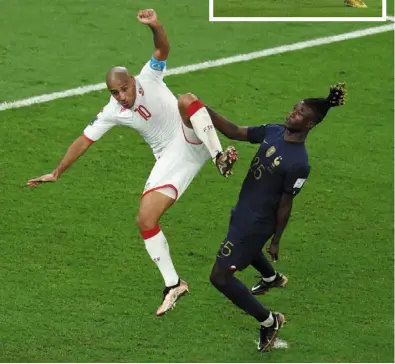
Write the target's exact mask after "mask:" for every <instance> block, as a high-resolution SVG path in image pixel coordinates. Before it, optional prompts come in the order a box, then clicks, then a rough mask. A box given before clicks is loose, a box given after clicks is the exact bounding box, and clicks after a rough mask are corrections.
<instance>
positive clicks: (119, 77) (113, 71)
mask: <svg viewBox="0 0 395 364" xmlns="http://www.w3.org/2000/svg"><path fill="white" fill-rule="evenodd" d="M129 78H130V74H129V71H128V69H127V68H126V67H120V66H116V67H112V68H110V69H109V71H108V72H107V76H106V83H107V87H109V88H110V86H109V85H110V84H111V83H112V82H113V81H121V82H127V81H128V80H129Z"/></svg>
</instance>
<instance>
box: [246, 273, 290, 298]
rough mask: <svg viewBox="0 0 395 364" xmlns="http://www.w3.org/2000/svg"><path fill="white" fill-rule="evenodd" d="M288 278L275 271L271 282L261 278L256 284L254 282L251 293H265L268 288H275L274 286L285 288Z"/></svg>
mask: <svg viewBox="0 0 395 364" xmlns="http://www.w3.org/2000/svg"><path fill="white" fill-rule="evenodd" d="M287 282H288V278H287V277H286V276H285V275H283V274H281V273H278V272H277V273H276V278H275V279H274V281H273V282H265V281H264V280H263V279H262V278H261V279H260V280H259V282H258V283H257V284H255V285H254V286H253V287H252V288H251V293H252V294H253V295H256V296H258V295H260V294H265V293H266V292H267V291H269V289H271V288H276V287H282V288H285V286H286V285H287Z"/></svg>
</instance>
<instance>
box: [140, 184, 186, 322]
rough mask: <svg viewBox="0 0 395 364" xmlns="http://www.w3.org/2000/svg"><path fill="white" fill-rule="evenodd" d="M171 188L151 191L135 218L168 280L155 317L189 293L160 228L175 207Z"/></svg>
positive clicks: (156, 261)
mask: <svg viewBox="0 0 395 364" xmlns="http://www.w3.org/2000/svg"><path fill="white" fill-rule="evenodd" d="M169 189H171V188H169V187H165V188H164V189H163V191H162V192H164V193H162V192H160V191H161V189H159V190H156V191H151V192H149V193H147V194H145V195H144V196H143V197H142V199H141V202H140V208H139V212H138V215H137V218H136V222H137V226H138V228H139V230H140V232H141V235H142V237H143V239H144V242H145V247H146V249H147V251H148V254H149V255H150V257H151V259H152V260H153V261H154V262H155V264H156V265H157V267H158V268H159V271H160V273H161V274H162V277H163V279H164V281H165V289H164V291H163V301H162V304H161V305H160V307H159V308H158V310H157V312H156V314H157V315H158V316H161V315H163V314H165V313H166V312H167V311H169V310H170V309H172V308H173V307H174V304H175V302H176V301H177V300H178V299H179V298H180V297H181V296H182V295H183V294H185V293H186V292H188V286H187V284H186V282H184V281H182V280H180V278H179V276H178V274H177V272H176V270H175V268H174V265H173V261H172V259H171V256H170V249H169V245H168V243H167V240H166V237H165V235H164V234H163V232H162V230H161V229H160V227H159V220H160V218H161V216H162V215H163V214H164V213H165V212H166V211H167V209H168V208H169V207H170V206H172V205H173V203H174V201H175V198H176V191H173V192H174V196H172V195H171V192H172V191H171V190H170V191H169Z"/></svg>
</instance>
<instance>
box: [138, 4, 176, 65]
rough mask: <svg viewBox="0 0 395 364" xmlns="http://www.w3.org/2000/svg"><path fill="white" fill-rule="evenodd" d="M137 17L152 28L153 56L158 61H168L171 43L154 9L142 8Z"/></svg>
mask: <svg viewBox="0 0 395 364" xmlns="http://www.w3.org/2000/svg"><path fill="white" fill-rule="evenodd" d="M137 19H138V20H139V21H140V22H141V23H143V24H145V25H148V26H149V27H150V28H151V31H152V33H153V35H154V47H155V50H154V53H153V57H154V58H155V59H156V60H157V61H166V60H167V57H168V56H169V52H170V44H169V40H168V39H167V35H166V33H165V30H164V28H163V26H162V24H161V23H160V21H159V20H158V17H157V16H156V12H155V10H153V9H147V10H140V11H139V12H138V14H137Z"/></svg>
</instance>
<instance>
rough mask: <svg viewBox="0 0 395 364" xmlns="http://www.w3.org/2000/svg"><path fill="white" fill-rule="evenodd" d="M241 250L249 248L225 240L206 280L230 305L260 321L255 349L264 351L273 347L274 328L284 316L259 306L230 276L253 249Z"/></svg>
mask: <svg viewBox="0 0 395 364" xmlns="http://www.w3.org/2000/svg"><path fill="white" fill-rule="evenodd" d="M244 249H249V247H247V248H246V246H245V244H237V243H231V242H229V241H227V240H225V241H224V242H223V243H222V245H221V247H220V250H219V252H218V255H217V260H216V262H215V264H214V266H213V268H212V271H211V275H210V281H211V283H212V284H213V286H214V287H215V288H216V289H217V290H218V291H220V292H221V293H222V294H223V295H224V296H225V297H227V298H228V299H229V300H230V301H232V302H233V304H235V305H236V306H237V307H239V308H240V309H242V310H244V311H245V312H246V313H248V314H249V315H250V316H252V317H254V318H255V319H256V320H257V321H258V322H259V323H260V337H259V343H258V350H259V351H267V350H270V348H271V347H272V346H273V344H274V341H275V339H276V336H277V333H278V331H279V330H280V328H281V327H282V326H283V324H284V323H285V318H284V316H283V315H282V314H281V313H277V312H271V311H270V310H269V309H267V308H266V307H265V306H263V305H262V304H261V303H260V302H259V301H258V300H257V299H256V298H255V297H254V296H253V295H252V294H251V292H250V290H249V289H248V288H247V287H246V286H245V285H244V284H243V283H242V282H241V281H240V280H239V279H237V278H236V277H235V276H234V273H235V271H236V270H242V269H244V268H245V267H247V266H248V257H249V256H251V254H253V253H254V252H253V250H255V249H253V250H251V252H248V251H242V250H244ZM250 253H251V254H250Z"/></svg>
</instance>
